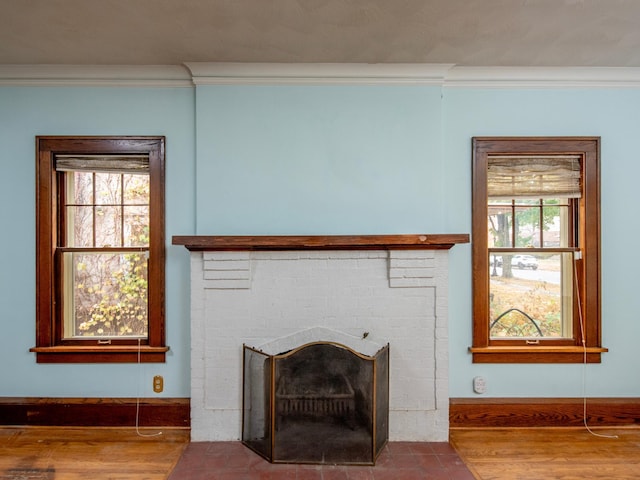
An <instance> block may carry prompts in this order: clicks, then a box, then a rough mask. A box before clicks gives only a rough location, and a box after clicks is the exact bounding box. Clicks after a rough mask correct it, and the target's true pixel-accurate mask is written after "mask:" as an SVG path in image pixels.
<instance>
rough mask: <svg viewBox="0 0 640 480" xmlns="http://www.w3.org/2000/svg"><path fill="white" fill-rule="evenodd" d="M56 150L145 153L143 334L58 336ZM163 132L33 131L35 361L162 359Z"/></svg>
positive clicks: (58, 287)
mask: <svg viewBox="0 0 640 480" xmlns="http://www.w3.org/2000/svg"><path fill="white" fill-rule="evenodd" d="M57 154H76V155H94V154H104V155H114V154H115V155H117V154H122V155H125V154H128V155H132V154H138V155H140V154H144V155H148V157H149V175H150V189H149V190H150V191H149V204H150V206H149V230H150V241H149V267H148V308H149V310H148V322H149V323H148V335H147V338H146V339H143V340H141V341H138V340H137V339H114V340H112V341H111V342H109V343H105V342H99V340H98V339H96V338H91V337H87V339H86V340H84V339H82V340H80V341H78V340H76V339H74V340H73V341H65V340H64V339H62V322H63V319H62V306H61V305H60V303H61V301H58V300H57V299H59V298H61V291H60V290H61V282H62V279H61V278H60V277H61V275H59V274H58V267H57V266H56V261H55V257H56V249H57V248H58V247H61V245H59V239H60V237H61V236H62V235H61V233H60V232H59V228H60V225H59V222H58V215H59V213H58V212H59V208H58V207H59V202H61V201H62V195H63V192H59V191H58V190H59V188H58V175H57V172H56V170H55V156H56V155H57ZM164 162H165V138H164V137H161V136H141V137H136V136H100V137H94V136H80V137H78V136H73V137H72V136H38V137H36V346H35V347H33V348H31V349H30V351H31V352H35V353H36V360H37V362H38V363H136V362H145V363H149V362H164V361H165V354H166V352H167V351H168V350H169V347H167V346H166V344H165V308H164V305H165V193H164V190H165V174H164V170H165V168H164Z"/></svg>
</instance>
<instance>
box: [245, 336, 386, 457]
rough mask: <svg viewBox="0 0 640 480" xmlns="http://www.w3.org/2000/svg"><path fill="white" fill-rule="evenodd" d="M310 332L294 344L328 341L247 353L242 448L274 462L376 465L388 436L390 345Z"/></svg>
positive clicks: (269, 346) (247, 350)
mask: <svg viewBox="0 0 640 480" xmlns="http://www.w3.org/2000/svg"><path fill="white" fill-rule="evenodd" d="M312 330H313V333H312V334H311V335H309V333H310V331H305V332H302V333H300V334H296V335H293V336H292V338H297V337H299V336H303V337H305V336H306V337H309V336H311V337H314V338H325V339H327V340H324V341H317V342H312V343H306V344H304V345H300V346H298V347H295V348H293V349H289V348H287V347H285V348H287V350H286V351H282V352H280V353H277V354H273V352H274V351H276V350H279V349H282V348H283V346H282V343H283V342H282V341H276V342H275V343H272V344H267V345H263V346H261V347H250V346H247V345H245V346H244V361H243V417H242V419H243V422H242V424H243V427H242V442H243V443H244V444H245V445H246V446H248V447H249V448H251V449H252V450H254V451H255V452H257V453H259V454H260V455H262V456H263V457H265V458H266V459H267V460H269V461H271V462H274V463H317V464H324V463H328V464H359V465H373V464H375V460H376V458H377V456H378V455H379V453H380V451H381V450H382V448H383V447H384V445H385V444H386V443H387V440H388V437H389V345H388V344H387V345H385V346H380V345H377V344H374V343H373V342H366V341H364V339H355V338H349V336H348V335H344V334H340V333H339V332H333V331H330V330H326V329H317V328H316V329H312ZM338 337H342V338H343V339H346V340H347V341H348V343H350V344H351V345H352V346H348V345H346V344H345V343H347V342H345V343H339V342H337V341H336V338H338ZM290 343H291V342H290ZM274 348H276V350H274ZM354 348H359V350H363V351H357V350H355V349H354ZM269 352H272V353H269ZM365 352H369V353H371V355H368V354H367V353H365Z"/></svg>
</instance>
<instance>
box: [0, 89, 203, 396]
mask: <svg viewBox="0 0 640 480" xmlns="http://www.w3.org/2000/svg"><path fill="white" fill-rule="evenodd" d="M36 135H166V137H167V140H166V142H167V143H166V148H167V154H166V177H167V181H166V197H167V206H166V208H167V211H166V217H167V218H166V222H167V244H168V245H167V303H166V311H167V343H168V345H169V346H170V347H171V350H170V352H169V353H168V355H167V362H166V363H165V364H152V365H145V364H143V365H141V366H138V365H135V364H133V365H131V364H124V365H100V364H91V365H44V364H41V365H38V364H36V363H35V354H33V353H29V348H30V347H32V346H34V343H35V295H36V294H35V261H34V260H35V236H34V235H35V216H34V212H35V190H34V189H35V136H36ZM0 145H1V146H2V148H1V149H0V165H1V166H2V172H3V173H2V175H0V207H1V208H2V216H1V218H0V221H1V224H2V225H3V231H2V234H1V235H0V331H1V332H2V334H1V335H0V379H1V380H0V396H42V397H55V396H68V397H75V396H77V397H136V396H137V395H141V396H152V395H156V394H154V393H152V392H151V386H152V383H151V378H152V377H153V375H155V374H159V375H163V376H164V377H165V391H164V393H163V394H161V395H160V396H167V397H186V396H189V354H190V351H189V265H188V261H187V260H186V258H188V256H186V254H185V253H184V252H183V250H184V249H178V248H177V247H172V246H170V245H169V244H170V242H171V235H177V234H190V233H192V232H193V230H194V208H195V207H194V200H195V194H194V168H195V165H194V158H195V155H194V93H193V90H192V89H190V88H184V89H182V88H176V89H170V88H158V89H141V88H87V87H81V88H68V87H60V88H31V87H3V88H0Z"/></svg>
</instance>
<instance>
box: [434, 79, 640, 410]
mask: <svg viewBox="0 0 640 480" xmlns="http://www.w3.org/2000/svg"><path fill="white" fill-rule="evenodd" d="M639 109H640V91H638V90H635V89H617V90H606V89H592V90H587V89H573V90H569V89H558V90H499V89H478V90H471V89H456V88H448V89H445V92H444V107H443V110H444V112H445V114H444V120H443V123H444V131H445V136H444V139H445V140H444V157H445V165H446V168H445V171H446V172H447V174H446V178H445V182H446V185H447V188H446V189H445V192H446V198H445V205H446V206H447V207H446V209H447V211H448V212H449V214H448V215H447V218H448V219H449V222H448V225H447V228H448V229H449V230H452V231H464V232H469V231H470V229H471V209H470V204H471V200H470V199H471V187H470V186H471V141H470V139H471V137H473V136H483V135H485V136H491V135H523V136H524V135H584V136H589V135H594V136H600V137H602V144H601V147H602V156H601V157H602V158H601V186H602V191H601V195H602V201H601V209H602V225H601V227H602V236H601V239H602V243H601V246H602V330H603V334H602V338H603V344H604V346H605V347H607V348H609V350H610V351H609V353H605V354H603V355H602V363H601V364H594V365H589V366H587V368H586V372H585V371H584V370H583V366H581V365H557V364H556V365H488V364H475V365H474V364H472V363H471V356H470V355H469V354H468V353H467V351H466V350H467V346H469V345H470V344H471V279H470V271H469V265H470V263H471V254H470V251H471V249H470V248H469V247H467V248H458V247H455V248H454V250H457V252H458V253H459V254H456V255H453V256H452V266H453V268H452V273H451V298H450V301H451V310H450V314H451V317H450V338H451V341H450V359H451V379H450V394H451V396H453V397H467V396H474V394H473V392H472V388H471V385H472V384H471V382H472V378H473V377H474V376H476V375H482V376H484V377H485V378H486V380H487V385H488V393H487V395H489V396H495V397H502V396H505V397H511V396H515V397H518V396H522V397H536V396H542V397H545V396H546V397H581V396H582V394H583V382H582V378H583V373H586V388H585V390H586V393H587V394H588V395H589V396H603V397H617V396H621V397H622V396H638V395H640V377H639V376H638V375H635V374H634V373H633V372H634V369H635V365H637V364H638V349H637V338H639V335H640V321H639V317H640V295H638V293H637V288H636V287H637V283H638V282H637V281H636V280H635V272H637V271H638V269H639V268H640V259H638V257H637V255H635V254H634V252H633V250H632V249H631V247H630V244H631V243H632V242H633V241H635V239H637V238H638V236H639V235H640V222H639V221H638V220H637V218H636V215H635V214H634V210H635V203H636V202H635V197H634V195H635V193H634V192H637V179H638V178H640V161H638V148H637V139H638V138H639V137H640V123H639V122H638V121H637V112H638V110H639Z"/></svg>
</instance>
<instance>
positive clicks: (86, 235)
mask: <svg viewBox="0 0 640 480" xmlns="http://www.w3.org/2000/svg"><path fill="white" fill-rule="evenodd" d="M67 226H68V229H67V231H68V235H69V237H68V240H67V245H66V246H67V247H93V207H67Z"/></svg>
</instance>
